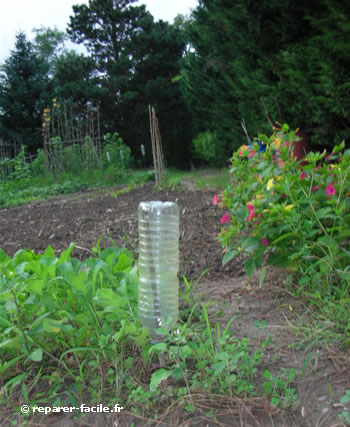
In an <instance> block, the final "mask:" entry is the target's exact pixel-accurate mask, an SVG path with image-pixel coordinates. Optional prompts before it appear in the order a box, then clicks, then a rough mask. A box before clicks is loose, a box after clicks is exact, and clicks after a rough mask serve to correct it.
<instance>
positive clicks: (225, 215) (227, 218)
mask: <svg viewBox="0 0 350 427" xmlns="http://www.w3.org/2000/svg"><path fill="white" fill-rule="evenodd" d="M225 222H231V217H230V216H229V215H227V214H223V216H222V218H221V224H225Z"/></svg>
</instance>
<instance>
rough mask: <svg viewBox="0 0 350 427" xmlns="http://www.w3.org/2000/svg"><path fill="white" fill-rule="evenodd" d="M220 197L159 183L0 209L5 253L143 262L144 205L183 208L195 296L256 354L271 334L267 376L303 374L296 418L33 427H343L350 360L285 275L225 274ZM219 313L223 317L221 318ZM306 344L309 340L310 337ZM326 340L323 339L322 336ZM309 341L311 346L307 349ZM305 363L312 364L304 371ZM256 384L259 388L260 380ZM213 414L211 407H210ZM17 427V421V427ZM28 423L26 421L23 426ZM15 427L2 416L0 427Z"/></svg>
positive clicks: (259, 414)
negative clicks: (159, 187) (112, 250)
mask: <svg viewBox="0 0 350 427" xmlns="http://www.w3.org/2000/svg"><path fill="white" fill-rule="evenodd" d="M213 194H214V193H213V192H210V191H195V190H193V185H191V191H189V188H188V187H186V188H185V187H183V188H182V189H181V190H180V191H171V192H165V191H162V192H159V191H154V190H153V184H152V183H150V184H147V185H145V186H143V187H141V188H138V189H136V190H133V191H130V192H128V193H124V194H122V195H117V192H116V190H99V191H86V192H81V193H77V194H74V195H70V196H64V197H59V198H54V199H51V200H47V201H40V202H32V203H29V204H26V205H22V206H19V207H15V208H9V209H3V210H0V248H2V249H3V250H4V251H5V252H6V253H7V254H9V255H14V254H15V253H16V251H18V250H19V249H23V248H29V249H31V250H34V251H35V252H43V251H44V250H45V249H46V248H47V246H48V245H51V246H52V247H53V249H54V250H55V253H56V254H57V255H58V254H59V253H60V252H61V251H63V250H64V249H66V248H67V247H68V246H69V245H70V243H71V242H74V243H75V244H76V248H75V249H74V251H73V256H75V257H77V258H80V259H83V258H86V257H89V256H91V255H92V251H91V249H92V247H94V246H95V245H96V244H97V241H98V240H99V239H100V238H101V240H100V246H101V248H104V247H106V246H110V245H113V242H115V244H117V245H118V246H119V247H127V248H129V249H130V250H131V251H132V252H133V253H135V255H136V256H137V251H138V231H137V227H138V224H137V209H138V205H139V203H140V202H141V201H148V200H160V201H165V200H169V201H176V202H177V203H178V205H179V208H180V260H181V261H180V277H182V275H184V276H186V277H187V278H188V280H191V279H193V280H194V281H195V280H196V279H197V278H199V276H200V275H201V273H203V271H204V270H206V269H209V271H208V273H207V274H206V275H205V276H204V278H203V279H201V282H200V285H199V286H198V288H197V291H196V292H197V297H198V298H199V299H200V300H201V301H210V303H211V305H210V307H209V311H210V313H211V317H212V320H213V321H216V322H218V323H220V324H222V325H224V324H226V322H228V321H229V320H230V319H231V318H232V317H233V316H234V317H235V320H234V321H233V322H232V324H231V328H232V329H233V330H234V331H235V333H236V335H237V337H238V338H240V339H241V338H242V337H248V340H249V345H250V346H251V347H252V348H258V347H259V345H260V343H261V342H262V340H263V339H264V338H265V337H266V336H267V335H268V334H269V335H270V336H271V337H272V342H273V345H272V347H271V348H270V349H269V351H267V352H266V354H265V358H264V369H269V370H270V371H271V372H272V373H273V374H274V375H277V373H278V372H279V369H280V368H281V367H285V368H294V369H296V370H297V371H298V372H303V373H302V375H300V376H298V377H297V380H296V381H295V383H294V384H293V386H294V387H295V388H296V391H297V393H298V402H297V405H296V408H294V409H288V410H283V409H279V410H276V409H273V408H272V407H271V406H270V404H269V402H268V401H264V400H263V399H260V400H259V399H257V400H254V401H252V402H250V403H249V402H248V401H244V402H243V401H242V402H240V401H237V402H236V404H235V406H234V407H233V406H232V405H231V407H228V406H227V405H226V406H225V410H223V411H221V412H220V411H219V412H217V418H216V420H215V419H214V418H208V417H207V416H205V414H204V412H207V411H208V409H210V407H209V408H208V407H206V409H205V411H204V412H203V414H199V415H198V414H196V415H189V414H187V413H186V412H183V411H178V410H174V411H171V412H169V413H168V411H167V412H166V413H164V414H163V415H162V414H159V417H158V421H152V420H145V419H141V418H135V417H133V416H131V415H130V414H127V413H125V412H124V414H123V415H121V416H119V417H116V416H115V415H114V417H113V416H112V415H111V416H110V417H109V416H107V415H106V414H96V415H92V414H91V415H89V416H88V417H84V420H83V421H79V420H78V421H74V419H73V418H72V417H69V416H68V415H65V416H64V417H54V416H51V417H39V418H36V419H34V418H33V420H31V421H30V422H28V421H26V422H27V424H26V425H32V426H36V425H52V426H62V427H63V426H83V425H84V426H99V425H105V426H113V427H117V426H118V425H119V426H128V425H130V423H131V422H134V424H135V425H140V426H141V425H146V424H147V425H159V426H167V425H171V426H180V425H181V426H190V425H203V426H206V425H208V426H211V425H224V426H234V425H239V426H247V427H248V426H286V427H290V426H296V427H301V426H319V427H321V426H323V427H329V426H337V425H339V426H341V425H342V424H341V423H340V422H339V419H338V414H339V412H340V411H341V410H342V407H341V406H339V400H340V397H341V396H342V395H343V394H344V392H345V390H347V389H350V352H349V350H340V349H337V348H334V347H333V346H331V345H328V344H327V342H324V341H323V339H319V338H318V335H319V331H318V330H317V328H316V329H312V328H304V325H305V324H307V323H308V322H309V320H310V314H308V313H307V310H306V309H305V307H304V306H303V304H302V303H301V302H299V301H296V300H295V299H294V298H293V297H292V296H291V295H290V294H289V293H288V292H287V291H285V290H284V288H283V285H284V280H285V278H286V277H285V276H286V275H285V273H284V272H281V271H276V270H273V269H269V270H268V274H267V277H266V279H265V281H264V283H263V285H262V286H259V282H258V275H256V276H254V277H253V278H251V279H249V278H248V277H247V276H246V275H245V273H244V267H243V263H242V260H241V259H238V260H233V261H231V262H230V263H228V264H227V265H226V266H225V267H224V268H223V267H222V262H221V261H222V248H221V246H220V242H219V241H218V238H217V234H218V232H219V230H220V219H221V216H222V212H221V211H220V209H218V208H216V207H214V206H213V204H212V199H213ZM219 312H220V313H221V315H219V314H218V313H219ZM306 332H307V334H308V336H305V334H306ZM322 332H324V331H322ZM305 342H308V343H309V344H310V342H311V343H312V345H309V346H307V345H306V344H305ZM305 361H308V363H306V362H305ZM261 380H262V378H261V375H260V379H259V378H257V381H258V382H259V381H261ZM209 406H210V404H209ZM12 421H14V420H13V419H12ZM21 422H23V420H20V419H19V423H18V424H17V425H20V424H21ZM5 425H6V426H7V425H11V424H10V421H9V418H8V417H7V416H5V418H2V417H1V413H0V426H5Z"/></svg>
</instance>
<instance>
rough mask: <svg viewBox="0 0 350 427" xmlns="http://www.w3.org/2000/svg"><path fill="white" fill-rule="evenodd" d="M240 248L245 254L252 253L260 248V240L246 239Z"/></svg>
mask: <svg viewBox="0 0 350 427" xmlns="http://www.w3.org/2000/svg"><path fill="white" fill-rule="evenodd" d="M242 246H243V248H244V250H245V251H246V252H249V253H253V252H254V251H255V250H256V249H258V248H259V246H260V240H258V239H256V238H255V237H251V236H250V237H247V238H246V239H245V240H243V242H242Z"/></svg>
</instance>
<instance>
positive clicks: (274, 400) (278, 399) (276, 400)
mask: <svg viewBox="0 0 350 427" xmlns="http://www.w3.org/2000/svg"><path fill="white" fill-rule="evenodd" d="M280 401H281V398H280V397H279V396H278V397H277V396H274V397H273V398H272V399H271V404H272V405H273V406H274V407H275V408H276V407H277V406H278V405H279V403H280Z"/></svg>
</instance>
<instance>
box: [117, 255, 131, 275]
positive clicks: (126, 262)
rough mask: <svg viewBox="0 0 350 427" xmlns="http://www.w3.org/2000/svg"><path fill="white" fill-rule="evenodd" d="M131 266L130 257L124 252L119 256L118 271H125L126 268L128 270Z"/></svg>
mask: <svg viewBox="0 0 350 427" xmlns="http://www.w3.org/2000/svg"><path fill="white" fill-rule="evenodd" d="M130 267H131V259H130V257H129V256H128V255H127V254H126V253H125V252H122V253H121V254H120V255H119V258H118V262H117V265H116V271H125V270H128V269H129V268H130Z"/></svg>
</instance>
